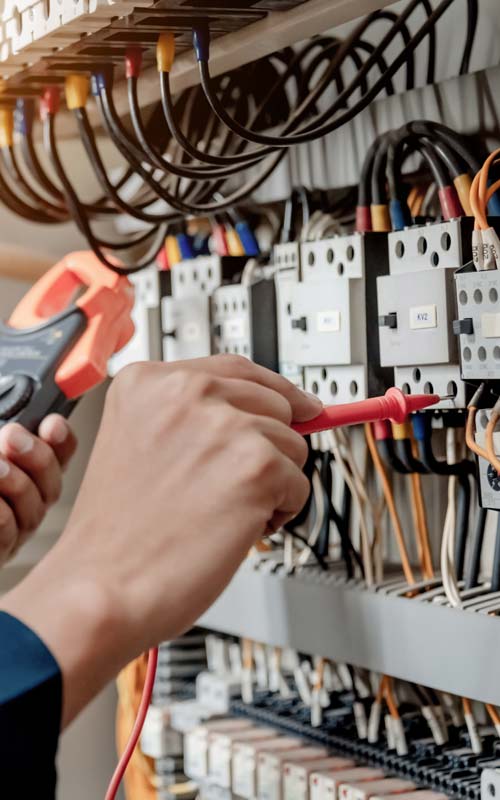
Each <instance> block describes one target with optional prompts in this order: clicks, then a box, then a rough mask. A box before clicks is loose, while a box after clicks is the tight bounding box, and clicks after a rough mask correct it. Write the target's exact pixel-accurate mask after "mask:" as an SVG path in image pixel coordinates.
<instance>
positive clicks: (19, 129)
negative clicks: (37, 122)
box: [14, 97, 35, 136]
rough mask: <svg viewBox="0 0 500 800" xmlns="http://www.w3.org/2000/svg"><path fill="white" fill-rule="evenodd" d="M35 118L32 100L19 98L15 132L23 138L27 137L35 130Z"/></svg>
mask: <svg viewBox="0 0 500 800" xmlns="http://www.w3.org/2000/svg"><path fill="white" fill-rule="evenodd" d="M34 118H35V108H34V105H33V103H32V101H31V100H26V99H25V98H24V97H19V98H18V99H17V101H16V107H15V109H14V130H15V132H16V133H20V134H21V135H22V136H26V135H27V134H28V133H31V131H32V130H33V121H34Z"/></svg>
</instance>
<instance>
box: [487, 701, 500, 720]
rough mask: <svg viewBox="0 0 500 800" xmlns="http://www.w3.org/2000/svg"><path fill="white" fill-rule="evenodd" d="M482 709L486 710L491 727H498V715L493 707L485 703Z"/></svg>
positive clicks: (499, 717)
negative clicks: (491, 723)
mask: <svg viewBox="0 0 500 800" xmlns="http://www.w3.org/2000/svg"><path fill="white" fill-rule="evenodd" d="M484 707H485V708H486V711H487V712H488V714H489V716H490V719H491V721H492V722H493V725H500V714H499V713H498V711H497V710H496V708H495V706H492V705H491V704H490V703H485V704H484Z"/></svg>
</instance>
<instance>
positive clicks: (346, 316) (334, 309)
mask: <svg viewBox="0 0 500 800" xmlns="http://www.w3.org/2000/svg"><path fill="white" fill-rule="evenodd" d="M301 265H302V267H301V269H302V280H301V282H300V283H299V282H294V283H293V284H292V285H291V287H290V289H291V291H290V300H289V302H288V303H287V304H286V306H280V313H281V315H282V316H283V317H284V320H285V321H284V322H283V324H282V327H283V330H285V331H287V337H288V340H289V353H290V358H291V361H292V362H293V363H296V364H297V365H298V366H299V367H303V368H304V383H305V388H306V389H307V390H308V391H310V392H313V393H315V394H317V395H318V396H319V397H320V398H321V399H322V400H323V401H324V402H347V401H349V400H352V399H356V400H361V399H363V398H365V397H367V396H370V395H372V394H379V393H380V392H383V391H384V389H385V388H387V386H388V385H390V382H391V377H392V374H391V371H390V370H384V369H383V368H381V367H380V359H379V353H378V340H377V337H374V336H373V335H372V334H371V333H370V332H371V331H373V329H374V327H375V326H376V320H377V316H378V312H377V303H376V288H375V280H376V277H377V275H381V274H384V273H385V272H387V270H388V264H387V246H386V237H385V235H383V234H354V235H352V236H337V237H334V238H330V239H323V240H318V241H312V242H305V243H303V244H302V247H301ZM280 330H281V326H280Z"/></svg>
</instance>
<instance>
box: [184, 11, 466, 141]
mask: <svg viewBox="0 0 500 800" xmlns="http://www.w3.org/2000/svg"><path fill="white" fill-rule="evenodd" d="M453 2H454V0H442V2H441V3H440V5H439V6H438V7H437V8H436V9H434V11H433V12H432V14H431V16H430V17H428V19H427V21H426V22H425V23H424V24H423V25H422V26H421V27H420V28H419V30H418V31H417V33H416V34H415V35H414V36H413V37H412V39H411V42H410V43H409V44H408V46H407V48H405V50H404V51H403V52H401V53H400V54H399V55H398V56H397V57H396V58H395V59H394V61H393V62H392V64H391V65H390V67H389V68H388V70H387V73H386V74H385V75H384V76H382V77H381V78H379V79H378V80H377V81H376V82H375V83H374V84H373V86H372V87H371V88H370V89H369V91H368V92H367V94H366V95H365V96H364V97H363V98H362V100H360V101H359V102H358V103H356V104H355V105H354V106H353V107H352V108H350V109H348V111H346V112H344V113H343V114H341V115H340V116H339V117H338V118H337V119H334V120H333V121H331V122H329V123H327V124H325V125H323V122H324V121H325V119H329V118H331V116H332V114H333V113H334V111H335V110H337V108H338V107H339V106H341V105H342V103H344V101H345V99H346V97H344V96H342V95H340V96H339V97H338V98H337V99H336V101H335V102H334V103H333V104H332V106H331V107H330V108H329V109H328V110H327V111H325V112H323V114H320V115H319V117H317V118H315V119H313V120H312V121H310V122H309V123H308V124H307V125H306V126H305V127H304V128H303V129H301V131H300V132H299V133H297V134H294V135H286V134H287V133H288V132H289V131H290V130H292V129H294V128H295V127H296V125H297V124H298V123H297V122H296V117H295V115H292V119H291V120H290V121H289V122H288V124H287V125H286V126H285V129H284V130H283V132H282V135H281V136H275V137H272V136H264V135H262V134H258V133H255V132H254V131H251V130H249V129H247V128H244V127H243V126H241V125H240V124H239V123H238V122H237V121H236V120H234V119H232V118H231V117H230V116H229V115H228V114H227V112H226V110H225V109H224V108H223V107H222V106H221V104H220V101H219V99H218V97H217V95H216V93H215V92H214V91H213V89H212V86H211V78H210V72H209V69H208V63H207V61H206V60H205V58H204V57H203V60H201V53H200V50H203V49H207V47H206V46H205V47H203V45H202V47H201V48H200V47H199V48H198V58H199V61H198V66H199V73H200V80H201V84H202V87H203V90H204V92H205V95H206V97H207V100H208V102H209V103H210V105H211V107H212V110H213V111H214V113H216V114H217V116H218V117H219V119H220V120H221V122H223V123H224V124H225V125H227V126H228V127H229V128H231V130H233V132H234V133H236V134H237V135H238V136H241V137H242V138H243V139H246V140H247V141H251V142H255V143H257V144H261V145H264V146H272V147H284V146H286V145H287V144H288V145H292V144H301V143H303V142H307V141H311V140H312V139H316V138H319V137H320V136H324V135H327V134H328V133H332V132H333V131H334V130H336V129H337V128H338V127H340V125H343V124H345V122H346V121H348V120H350V119H352V118H353V116H356V115H357V113H359V110H360V107H365V106H366V105H367V104H368V103H369V102H371V100H372V99H373V98H374V97H376V96H377V94H378V93H379V92H380V91H381V89H382V88H384V86H385V85H386V83H387V80H389V79H390V78H392V76H393V75H394V74H395V73H396V72H397V71H398V70H399V69H400V67H401V66H402V65H403V64H404V62H405V60H406V59H407V58H408V54H409V53H410V52H414V50H415V49H416V48H417V47H418V45H419V44H420V42H421V41H422V40H423V38H424V37H425V36H426V35H427V33H428V31H429V30H430V29H431V28H432V27H433V26H434V25H435V24H436V22H437V21H438V20H439V19H440V17H441V16H442V15H443V14H444V13H445V11H446V10H447V9H448V8H449V6H450V5H451V4H452V3H453ZM419 3H420V0H412V2H411V3H410V4H409V5H408V7H407V8H406V9H405V10H404V11H403V12H402V14H401V15H400V17H399V18H398V21H397V22H396V23H395V24H394V25H393V27H392V28H391V30H390V31H389V33H388V34H387V35H386V36H385V37H384V38H383V40H382V42H381V43H380V44H379V46H378V47H377V49H376V53H380V52H383V51H384V49H385V48H386V47H387V46H388V44H389V43H390V42H391V41H392V39H393V38H394V37H395V36H396V34H397V33H398V32H399V31H400V28H401V26H402V25H403V24H404V22H405V21H406V19H407V17H408V16H409V15H410V13H411V12H412V11H413V10H414V8H416V6H417V5H418V4H419ZM196 33H197V35H198V38H200V37H203V36H205V37H206V36H207V33H208V31H207V29H206V28H203V26H202V27H200V28H197V29H196ZM207 44H208V41H207ZM375 63H376V56H375V53H374V55H373V56H371V57H370V58H368V59H367V61H366V62H365V64H364V66H363V68H362V69H361V70H360V72H359V73H358V75H357V76H356V77H355V78H354V80H353V81H352V82H351V84H350V85H349V86H348V87H347V88H346V89H345V90H344V95H346V94H347V96H350V95H351V94H352V93H353V91H354V89H355V88H357V87H358V86H359V83H360V81H362V80H363V78H364V76H365V75H366V74H368V72H369V71H370V70H371V69H372V67H373V66H374V64H375ZM299 113H300V109H297V110H296V112H295V114H296V115H297V114H299Z"/></svg>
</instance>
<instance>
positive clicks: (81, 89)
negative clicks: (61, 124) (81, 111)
mask: <svg viewBox="0 0 500 800" xmlns="http://www.w3.org/2000/svg"><path fill="white" fill-rule="evenodd" d="M89 92H90V81H89V79H88V78H87V76H86V75H79V74H76V75H68V76H67V77H66V80H65V81H64V95H65V98H66V106H67V108H68V109H69V111H75V110H76V109H77V108H85V106H86V104H87V100H88V96H89Z"/></svg>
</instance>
